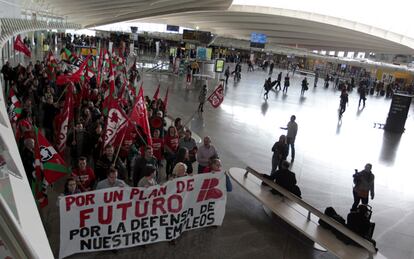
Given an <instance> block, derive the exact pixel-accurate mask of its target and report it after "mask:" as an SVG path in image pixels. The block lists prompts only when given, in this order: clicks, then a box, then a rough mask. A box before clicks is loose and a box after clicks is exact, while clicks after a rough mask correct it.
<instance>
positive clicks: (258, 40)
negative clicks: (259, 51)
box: [250, 32, 267, 48]
mask: <svg viewBox="0 0 414 259" xmlns="http://www.w3.org/2000/svg"><path fill="white" fill-rule="evenodd" d="M266 42H267V36H266V34H263V33H257V32H252V34H251V36H250V47H252V48H264V47H265V44H266Z"/></svg>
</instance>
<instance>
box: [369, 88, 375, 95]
mask: <svg viewBox="0 0 414 259" xmlns="http://www.w3.org/2000/svg"><path fill="white" fill-rule="evenodd" d="M374 92H375V89H374V87H372V88H371V89H369V94H370V95H373V94H374Z"/></svg>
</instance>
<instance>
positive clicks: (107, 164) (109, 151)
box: [95, 145, 127, 181]
mask: <svg viewBox="0 0 414 259" xmlns="http://www.w3.org/2000/svg"><path fill="white" fill-rule="evenodd" d="M110 168H115V169H117V171H118V178H119V179H121V180H126V177H127V171H126V167H125V165H124V163H122V161H121V160H120V159H119V157H118V158H116V160H115V153H114V147H113V146H112V145H107V146H106V147H105V151H104V153H103V154H102V156H101V158H100V159H98V161H96V163H95V175H96V178H97V179H98V181H102V180H105V179H106V175H107V173H108V172H109V169H110Z"/></svg>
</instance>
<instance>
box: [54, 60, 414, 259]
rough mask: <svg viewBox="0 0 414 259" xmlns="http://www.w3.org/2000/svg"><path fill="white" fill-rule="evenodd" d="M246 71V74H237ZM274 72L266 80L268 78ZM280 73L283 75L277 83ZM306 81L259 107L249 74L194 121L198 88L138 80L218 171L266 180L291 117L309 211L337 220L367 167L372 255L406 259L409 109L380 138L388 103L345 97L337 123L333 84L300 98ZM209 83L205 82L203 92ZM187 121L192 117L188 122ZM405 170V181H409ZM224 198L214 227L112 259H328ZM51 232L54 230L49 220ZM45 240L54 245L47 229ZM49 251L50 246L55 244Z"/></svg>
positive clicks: (254, 76) (413, 232)
mask: <svg viewBox="0 0 414 259" xmlns="http://www.w3.org/2000/svg"><path fill="white" fill-rule="evenodd" d="M245 68H246V66H245ZM278 72H279V71H277V70H275V72H274V73H273V75H274V77H276V75H277V73H278ZM285 73H286V71H283V77H284V76H285ZM303 77H304V76H301V75H295V76H294V77H291V87H290V88H289V91H288V93H287V95H283V94H282V92H273V91H271V92H270V93H269V99H268V100H267V101H265V100H264V99H263V90H262V89H263V87H262V86H263V83H264V80H265V78H267V74H266V73H265V72H262V71H257V72H250V73H247V72H246V71H245V69H244V72H243V74H242V80H241V81H240V82H239V83H234V82H233V80H232V79H230V80H229V84H228V86H227V87H226V89H225V99H224V102H223V103H222V105H221V106H220V107H219V108H217V109H214V108H212V107H211V106H210V105H209V104H206V108H205V112H204V114H203V115H202V116H200V115H198V114H195V113H194V112H195V110H196V109H197V106H198V94H199V90H200V85H197V86H195V84H192V85H191V87H190V89H186V84H185V83H184V80H185V78H177V77H175V76H168V75H156V74H147V75H144V77H143V78H144V90H145V94H146V95H149V96H152V95H153V93H154V91H155V88H156V85H157V84H158V81H160V82H161V88H162V89H161V96H163V95H164V94H165V91H166V89H167V87H168V86H169V87H170V96H169V103H168V111H169V114H170V115H172V116H174V117H176V116H180V117H182V118H183V121H184V122H186V121H189V126H190V128H191V129H192V130H193V131H194V132H196V133H197V134H198V135H200V136H202V137H203V136H205V135H209V136H211V138H212V141H213V144H214V145H215V146H216V148H218V151H219V155H220V157H221V159H222V162H223V165H224V166H225V168H230V167H241V168H243V167H245V166H247V165H249V166H251V167H252V168H254V169H256V170H258V171H260V172H263V173H265V172H269V171H270V167H271V156H272V153H271V147H272V145H273V144H274V142H275V141H276V140H277V139H278V137H279V136H280V135H281V134H284V133H285V131H284V130H282V129H280V127H284V126H286V124H287V122H288V121H289V118H290V116H291V115H292V114H295V115H296V117H297V123H298V125H299V131H298V136H297V139H296V159H295V162H294V164H293V165H292V171H293V172H295V173H296V178H297V180H298V184H299V186H300V188H301V190H302V197H303V199H304V200H305V201H307V202H309V203H311V204H312V205H314V206H315V207H316V208H319V209H320V210H322V211H323V210H324V209H325V208H326V207H328V206H333V207H334V208H335V209H336V210H337V212H338V213H339V214H341V215H342V216H343V217H344V218H346V215H347V214H348V212H349V209H350V207H351V205H352V202H353V199H352V174H353V173H354V169H356V168H357V169H362V168H363V166H364V165H365V163H368V162H370V163H372V164H373V173H374V174H375V176H376V182H375V189H376V197H375V199H374V200H373V201H370V204H371V205H372V206H373V216H372V220H373V221H374V222H375V223H376V229H375V232H374V239H375V240H376V241H377V244H378V247H379V249H380V252H381V253H382V254H383V255H385V256H386V257H388V258H395V259H400V258H414V252H413V248H412V244H414V224H413V223H414V215H413V207H414V188H413V187H412V184H413V179H414V174H413V171H411V170H412V169H410V168H411V163H410V162H411V161H410V159H412V155H411V154H412V153H411V152H410V144H412V143H413V140H414V133H413V130H414V119H413V116H412V114H413V113H412V112H413V107H414V106H412V107H411V109H410V114H409V117H408V119H407V123H406V131H405V133H404V134H402V135H400V136H397V135H392V134H386V133H385V132H384V131H383V130H380V129H377V128H374V127H373V126H374V123H375V122H381V123H384V122H385V120H386V117H387V113H388V109H389V106H390V103H391V102H390V100H388V99H384V98H383V97H377V96H368V100H367V104H366V107H365V109H363V110H359V109H358V94H357V93H356V91H354V92H352V93H351V94H350V101H349V106H348V107H347V110H346V112H345V113H344V115H343V118H342V120H341V121H338V106H339V92H338V91H336V90H333V89H332V85H331V86H330V87H329V88H328V89H325V88H324V87H323V86H322V84H323V80H320V82H319V83H320V84H319V85H318V87H317V88H314V87H313V78H308V81H309V82H310V87H309V91H307V92H306V93H305V96H300V82H301V80H302V79H303ZM216 82H217V80H215V81H213V80H210V81H209V82H208V86H209V91H210V92H211V91H212V90H213V88H214V86H215V85H216ZM193 115H194V117H192V116H193ZM410 172H411V173H410ZM234 187H235V189H234V191H233V192H232V193H230V194H229V197H228V205H227V211H226V217H225V220H224V223H223V226H222V227H219V228H216V229H215V228H211V229H204V230H203V229H202V230H196V231H191V232H188V233H185V234H184V235H183V236H182V237H181V238H180V239H179V240H178V242H177V245H176V246H170V245H169V244H168V243H161V244H155V245H151V246H148V247H147V248H132V249H125V250H122V251H119V252H118V254H117V255H116V256H117V257H119V258H148V257H149V256H151V258H196V257H197V258H252V257H255V258H335V257H334V256H333V255H332V254H330V253H327V252H319V251H316V250H314V249H313V245H312V243H311V242H310V241H309V240H307V239H306V238H304V237H303V236H301V235H300V234H298V232H297V231H295V230H294V229H293V228H291V227H290V226H289V225H287V224H285V223H284V222H283V221H281V220H278V219H275V218H269V217H268V216H267V215H266V213H265V212H264V210H263V208H262V206H261V205H260V203H259V202H257V201H256V200H255V199H254V198H253V197H251V196H250V195H249V194H247V193H246V192H245V191H243V190H242V189H241V188H239V187H238V186H236V184H234ZM52 225H57V222H51V223H50V226H47V227H48V228H49V229H50V227H52ZM49 233H52V234H51V239H52V240H56V241H57V240H58V235H57V233H56V230H55V231H51V232H49ZM52 246H53V247H54V251H55V252H57V246H58V244H56V245H53V244H52ZM113 256H114V254H112V253H111V252H104V253H103V252H102V253H90V254H83V255H75V256H72V257H70V258H85V257H87V258H97V257H99V258H110V257H113Z"/></svg>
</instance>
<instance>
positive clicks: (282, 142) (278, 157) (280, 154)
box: [271, 135, 289, 175]
mask: <svg viewBox="0 0 414 259" xmlns="http://www.w3.org/2000/svg"><path fill="white" fill-rule="evenodd" d="M272 151H273V156H272V171H271V175H273V174H274V173H276V170H277V168H278V167H280V165H281V163H282V161H283V160H286V158H287V156H288V154H289V146H288V144H287V143H286V136H285V135H280V137H279V141H278V142H276V143H275V144H274V145H273V147H272Z"/></svg>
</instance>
